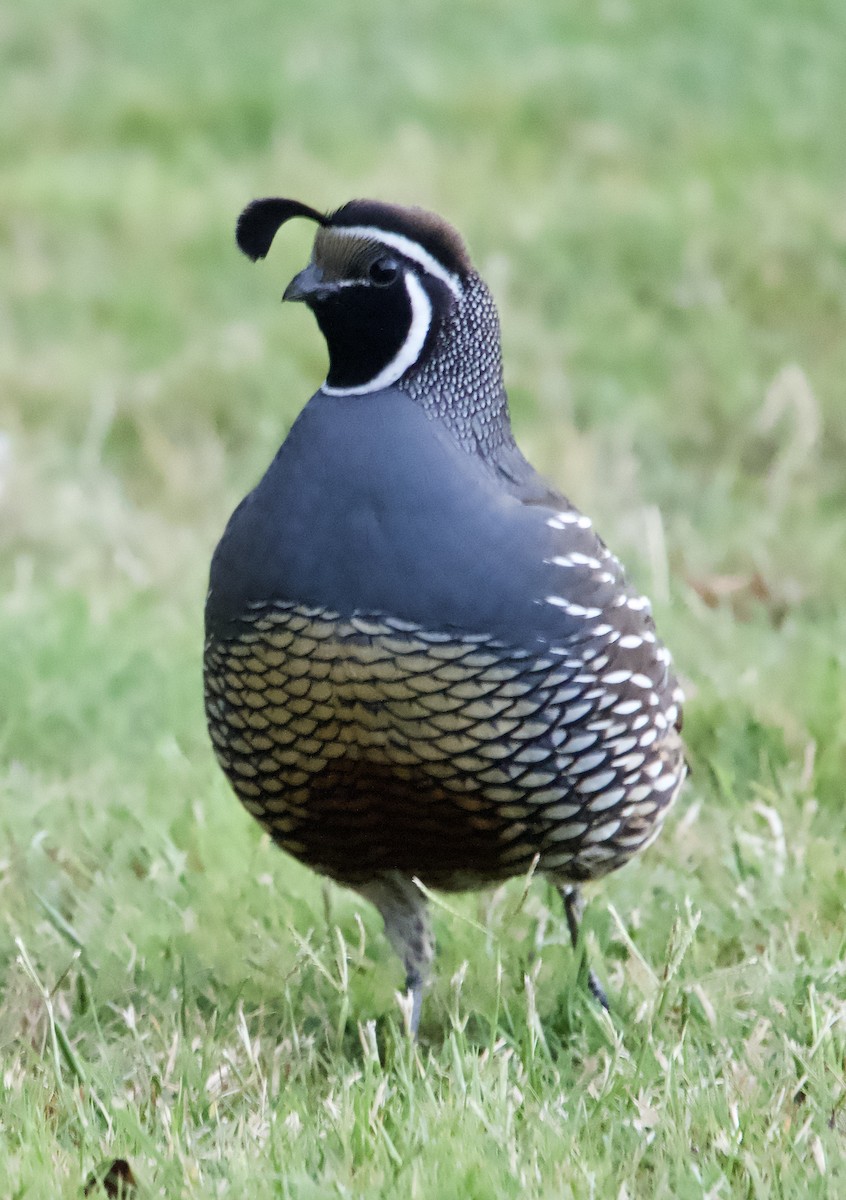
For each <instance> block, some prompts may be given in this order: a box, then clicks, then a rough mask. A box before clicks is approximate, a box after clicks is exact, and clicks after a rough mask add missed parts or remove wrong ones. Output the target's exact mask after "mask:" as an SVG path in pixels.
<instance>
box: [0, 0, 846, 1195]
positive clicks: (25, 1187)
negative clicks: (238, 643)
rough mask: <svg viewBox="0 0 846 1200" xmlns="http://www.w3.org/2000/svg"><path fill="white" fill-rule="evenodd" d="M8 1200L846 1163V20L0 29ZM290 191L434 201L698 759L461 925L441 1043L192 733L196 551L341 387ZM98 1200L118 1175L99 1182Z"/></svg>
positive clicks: (581, 16)
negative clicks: (247, 234) (576, 852)
mask: <svg viewBox="0 0 846 1200" xmlns="http://www.w3.org/2000/svg"><path fill="white" fill-rule="evenodd" d="M2 34H3V36H2V46H1V47H0V56H2V59H0V72H2V76H3V79H4V102H3V111H2V115H0V155H2V163H3V187H2V194H0V229H1V230H2V237H0V270H2V278H3V280H4V284H5V286H4V289H3V298H2V301H0V378H1V379H2V386H1V387H0V485H2V489H3V491H2V497H0V555H1V557H0V639H1V640H2V645H3V669H2V672H1V673H0V703H2V713H3V716H2V720H1V721H0V731H2V747H3V755H2V759H0V828H1V829H2V834H3V840H2V844H0V998H1V999H2V1003H0V1069H1V1070H2V1074H0V1080H1V1081H2V1083H0V1194H2V1195H3V1196H15V1197H17V1196H20V1197H23V1196H26V1197H40V1196H44V1197H51V1198H52V1197H56V1196H66V1197H78V1196H79V1195H80V1194H81V1191H82V1189H83V1187H84V1185H85V1183H86V1180H87V1179H88V1178H89V1175H90V1173H91V1172H92V1171H93V1170H95V1169H96V1168H100V1167H103V1168H105V1167H107V1166H108V1165H109V1164H110V1163H111V1162H112V1160H114V1159H116V1158H124V1159H126V1161H127V1162H128V1163H129V1165H130V1168H131V1170H132V1172H133V1175H134V1177H135V1179H136V1180H137V1185H138V1195H139V1196H166V1197H190V1198H193V1197H206V1196H221V1195H232V1196H238V1197H241V1196H250V1197H265V1196H268V1197H270V1196H274V1197H290V1198H291V1200H294V1198H296V1200H307V1198H310V1197H314V1198H318V1197H319V1198H322V1197H325V1196H330V1195H338V1196H346V1197H354V1196H355V1197H357V1196H367V1197H380V1196H381V1197H398V1196H412V1197H426V1198H427V1200H428V1198H430V1197H470V1198H474V1200H475V1198H478V1200H488V1198H490V1200H499V1198H505V1197H520V1200H532V1198H535V1197H555V1198H556V1200H560V1198H561V1197H565V1198H566V1197H577V1198H581V1197H596V1198H597V1200H605V1198H610V1200H624V1198H628V1200H634V1198H635V1197H641V1196H642V1197H650V1198H670V1197H672V1198H680V1200H686V1198H688V1197H691V1198H695V1197H709V1198H712V1200H717V1198H725V1197H732V1196H740V1197H756V1198H758V1197H760V1198H765V1197H766V1198H767V1200H770V1198H772V1197H790V1200H795V1198H797V1197H823V1196H833V1195H837V1194H841V1192H842V1191H843V1190H844V1188H846V1181H844V1175H846V1100H845V1099H844V1097H846V1061H844V1059H845V1057H846V1028H845V1027H844V1022H846V1002H844V997H846V966H844V957H845V956H846V935H845V934H844V928H846V925H845V924H844V903H846V857H845V856H844V825H846V806H844V803H843V789H844V774H846V717H844V712H846V673H844V661H846V650H844V647H845V646H846V611H844V606H843V596H844V594H846V554H844V527H845V525H844V513H846V475H844V470H843V463H844V461H846V422H844V420H843V380H844V378H846V338H844V324H845V323H846V216H844V214H846V169H844V159H843V153H842V150H843V137H842V130H843V129H844V128H846V82H844V73H843V70H842V47H843V44H844V38H846V7H845V6H843V4H842V3H840V0H808V2H807V3H805V4H803V5H801V6H799V5H796V4H793V3H790V2H788V0H684V2H683V3H679V4H677V5H673V6H669V5H666V4H664V3H659V0H644V2H642V3H633V2H630V0H604V2H602V0H591V2H590V3H575V2H573V3H570V2H569V0H568V2H566V3H562V0H534V2H533V3H532V4H531V5H518V4H514V3H506V2H505V0H475V2H471V3H468V4H464V5H459V4H449V3H445V2H443V0H428V2H424V0H411V2H410V3H408V4H405V5H388V4H385V3H377V2H376V0H359V2H358V3H356V4H355V5H343V4H341V3H340V2H339V0H328V2H327V3H326V4H324V5H316V4H314V3H313V0H309V2H308V3H306V2H305V0H294V2H292V3H288V4H285V5H281V4H279V3H274V2H272V0H245V2H244V3H242V4H241V5H238V6H231V5H223V4H220V3H218V4H213V3H209V0H203V2H202V3H201V2H200V0H186V2H185V3H183V4H179V5H173V4H170V5H168V4H166V3H164V0H148V2H147V3H146V4H144V5H140V4H134V3H132V2H131V0H113V2H112V3H109V4H108V5H107V4H104V3H99V4H98V3H97V2H96V0H67V2H66V3H65V4H64V5H62V6H60V9H59V10H58V11H57V10H56V7H55V6H54V5H52V4H50V5H48V3H47V0H32V2H31V3H29V4H27V5H17V6H11V7H9V8H8V10H7V11H5V12H4V14H3V17H2ZM268 193H270V194H273V193H279V194H282V195H290V196H294V197H297V198H299V199H302V200H304V201H306V202H307V203H310V204H313V205H316V206H318V207H321V208H323V207H325V208H329V207H333V206H337V205H339V204H341V203H343V202H344V201H345V200H347V199H349V198H351V197H352V196H355V195H370V196H378V197H380V198H383V199H389V200H395V201H400V202H414V203H419V204H423V205H424V206H427V207H431V208H434V209H436V210H437V211H439V212H441V213H443V214H444V215H446V216H447V217H448V218H449V219H451V220H452V221H453V222H454V223H455V224H456V225H457V226H458V227H459V228H460V229H461V230H462V231H463V233H464V234H465V235H466V237H467V239H468V242H469V244H470V246H471V249H472V252H473V255H474V257H475V260H476V262H477V263H478V265H479V267H480V268H481V270H482V273H483V274H484V275H485V277H486V278H487V279H488V281H489V282H490V284H491V286H492V289H493V291H494V293H495V295H496V298H497V301H498V303H499V305H500V309H501V314H502V320H503V328H504V352H505V360H506V371H507V378H508V384H509V388H510V394H511V397H512V405H513V410H514V421H515V426H516V429H517V432H518V436H519V439H520V441H521V443H522V444H523V446H524V448H525V449H526V450H527V452H528V453H529V456H530V457H531V458H532V459H533V460H534V461H535V462H536V463H537V464H538V466H540V467H541V468H542V469H543V470H544V471H545V472H546V473H547V474H548V475H549V476H551V477H552V478H553V479H554V480H555V481H556V483H557V484H558V485H559V486H560V487H562V488H563V489H564V490H565V491H566V492H567V493H568V494H569V495H570V496H571V497H572V498H573V499H574V500H575V501H576V502H577V503H578V504H579V505H580V506H581V507H582V508H584V509H585V510H586V511H588V512H589V513H591V515H592V516H593V517H594V518H595V521H596V524H597V525H598V527H599V528H600V530H601V531H602V533H603V534H604V536H605V538H606V540H607V541H608V542H609V543H610V544H611V546H612V547H613V549H614V550H615V551H616V552H617V553H618V554H619V555H620V556H621V557H622V558H623V559H624V560H625V561H626V562H627V563H628V564H629V566H630V569H631V573H632V575H633V576H634V578H635V579H636V580H637V581H638V583H639V584H640V585H641V586H642V587H643V588H644V589H645V590H646V591H648V592H649V593H651V595H652V596H653V598H654V600H655V608H656V615H657V618H658V622H659V626H660V628H661V630H662V632H663V634H664V637H665V639H666V641H667V642H668V643H669V645H670V647H671V649H672V651H673V653H674V657H675V660H676V662H677V664H678V667H679V669H680V671H681V673H682V675H683V677H684V680H685V683H686V687H687V691H688V695H689V699H688V704H687V721H686V738H687V743H688V746H689V753H690V760H691V765H692V768H693V775H692V779H691V782H690V785H689V786H688V788H687V790H686V793H685V795H684V797H683V799H682V801H681V803H680V804H679V806H678V807H677V809H676V811H675V813H674V815H673V816H672V817H671V819H670V821H669V823H668V826H667V829H666V831H665V833H664V835H663V836H662V838H661V840H660V841H659V842H658V843H657V844H656V845H655V847H654V848H653V849H651V850H650V851H649V852H648V853H647V854H646V855H644V856H643V857H642V859H641V860H640V861H638V862H636V863H633V864H631V865H630V866H629V867H627V868H626V869H625V870H624V871H622V872H621V873H619V875H617V876H615V877H613V878H611V879H609V880H608V881H607V882H606V883H605V884H603V885H602V886H600V887H597V888H596V889H594V891H593V892H592V893H591V904H590V906H589V910H588V917H587V930H588V938H587V940H588V948H589V952H590V955H591V958H592V961H593V962H594V964H595V966H596V968H597V970H598V973H599V974H600V976H601V977H602V979H603V980H604V981H605V983H606V985H607V987H608V991H609V995H610V997H611V1004H612V1011H611V1015H610V1017H606V1016H604V1015H603V1014H602V1013H601V1012H599V1011H598V1010H597V1009H596V1007H595V1006H594V1005H593V1004H592V1003H591V1002H590V1000H589V998H588V997H587V996H586V994H585V989H584V987H583V986H582V984H581V982H580V979H579V975H578V969H577V964H576V963H574V960H573V956H572V954H571V952H570V950H569V948H568V945H567V936H566V929H565V926H564V923H563V921H562V919H561V914H560V912H559V908H558V905H557V903H556V897H555V896H554V894H553V893H552V892H551V890H550V889H548V888H547V887H545V886H544V885H542V884H540V883H538V882H534V883H532V884H531V886H529V887H526V886H525V885H524V883H523V882H521V881H519V880H518V881H515V882H514V883H513V884H511V885H509V886H508V887H504V888H499V889H497V890H494V891H490V892H486V893H479V894H478V895H472V896H468V897H458V898H450V899H449V901H448V903H440V902H439V903H438V905H437V908H436V913H435V926H436V932H437V937H438V942H439V954H438V960H437V974H436V980H435V983H434V986H433V988H432V990H431V992H430V994H429V996H428V998H427V1003H426V1008H425V1012H424V1018H423V1026H422V1036H421V1041H420V1045H419V1046H418V1047H413V1046H411V1045H409V1044H408V1043H407V1042H406V1040H405V1039H404V1037H403V1036H402V1017H401V1011H400V1008H399V1006H398V1004H397V1001H396V999H395V990H396V989H397V988H398V986H399V985H400V982H401V971H400V968H399V965H398V963H397V962H396V960H395V959H394V958H393V956H392V954H391V952H390V950H389V948H388V946H387V944H386V942H385V940H384V938H383V935H382V933H381V930H380V927H379V921H378V918H377V916H376V914H375V912H373V911H372V910H370V909H369V908H367V907H365V906H364V905H363V904H362V903H360V902H359V901H357V900H356V898H355V897H353V896H352V895H350V894H349V893H345V892H343V891H340V890H337V889H334V888H324V887H323V885H321V883H320V882H319V881H318V880H317V879H315V878H314V877H313V876H312V875H310V874H309V873H308V872H307V871H305V870H303V869H302V868H300V867H298V866H297V865H296V864H294V863H292V862H291V861H289V860H287V859H286V858H284V856H283V855H281V854H280V853H279V852H277V851H276V850H275V849H274V848H273V847H271V846H270V845H269V843H268V842H267V840H266V839H265V838H264V837H263V836H262V834H261V832H260V830H259V829H258V827H257V826H256V825H255V824H254V823H253V822H251V820H250V818H249V817H248V816H247V815H246V814H245V813H244V812H243V811H242V810H241V808H240V807H239V806H238V804H237V802H236V801H235V800H234V798H233V797H232V795H231V794H230V792H229V790H228V788H227V785H226V783H225V781H224V779H223V777H222V776H221V774H220V772H219V771H218V769H217V767H216V765H215V763H214V761H213V758H212V755H211V751H210V749H209V745H208V743H207V738H206V733H205V728H204V723H203V716H202V706H201V697H200V655H201V642H202V634H201V623H202V622H201V614H202V606H203V598H204V592H205V587H206V572H207V567H208V560H209V557H210V554H211V550H212V547H213V545H214V543H215V540H216V538H217V536H218V535H219V532H220V530H221V529H222V526H223V523H224V521H225V519H226V517H227V515H228V513H229V512H230V510H231V508H232V507H233V505H234V504H235V502H236V501H237V499H238V498H239V497H240V496H241V495H243V493H244V492H245V491H246V490H247V489H248V488H249V487H250V486H251V484H252V483H253V482H254V481H255V479H256V478H257V476H258V474H259V473H260V472H261V470H262V469H263V467H264V465H265V464H266V463H267V461H268V460H269V458H270V457H271V455H272V454H273V452H274V450H275V448H276V446H277V444H278V443H279V441H280V440H281V438H282V437H283V436H284V433H285V431H286V429H287V428H288V426H289V425H290V422H291V420H292V419H293V417H294V415H295V414H296V412H297V410H298V408H299V407H300V406H301V405H302V403H303V402H304V401H305V400H306V399H307V397H308V396H309V395H310V393H311V392H312V391H313V390H314V388H315V387H316V385H317V384H318V383H319V382H320V380H321V379H322V377H323V371H324V368H325V359H324V350H323V346H322V342H321V339H320V337H319V334H318V332H317V330H316V328H315V327H314V325H313V322H312V321H311V319H310V317H309V314H308V313H307V312H305V311H300V310H299V309H294V308H290V309H288V308H286V309H284V310H283V309H282V308H281V307H280V306H279V304H278V299H279V296H280V295H281V292H282V289H283V287H284V285H285V284H286V283H287V281H288V279H289V278H290V277H291V276H292V275H293V274H294V272H295V271H296V270H298V269H299V267H300V266H302V265H303V262H304V260H305V257H306V255H307V252H308V245H309V239H310V237H311V233H312V231H311V230H310V228H309V227H308V226H306V225H304V224H303V225H301V226H300V227H295V226H294V225H292V226H291V227H290V228H286V229H285V231H284V237H280V238H279V239H277V244H275V245H274V248H273V252H272V255H271V256H270V258H269V259H268V261H267V262H266V263H264V264H262V265H261V266H260V267H257V266H253V265H251V264H249V263H248V262H247V261H246V260H245V259H243V258H242V257H241V256H239V255H238V253H237V251H236V249H235V247H234V241H233V229H234V219H235V217H236V215H237V213H238V211H239V210H240V208H241V207H242V206H243V204H244V203H246V202H247V201H248V200H250V199H252V198H253V197H255V196H259V195H264V194H268ZM101 1194H102V1193H101Z"/></svg>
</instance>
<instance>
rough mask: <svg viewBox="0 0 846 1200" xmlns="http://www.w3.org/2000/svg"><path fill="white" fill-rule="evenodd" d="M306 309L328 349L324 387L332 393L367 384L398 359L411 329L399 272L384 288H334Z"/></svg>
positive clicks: (408, 303) (312, 301)
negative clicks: (313, 318) (326, 386)
mask: <svg viewBox="0 0 846 1200" xmlns="http://www.w3.org/2000/svg"><path fill="white" fill-rule="evenodd" d="M309 306H310V307H311V309H312V311H313V312H314V315H315V317H316V318H317V324H318V325H319V326H320V331H321V333H322V334H323V336H324V337H325V339H326V345H327V346H328V348H329V374H328V376H327V379H326V382H327V384H328V385H329V386H330V387H333V388H353V387H363V386H364V385H366V384H368V383H370V381H371V380H373V379H375V378H376V377H377V376H378V375H379V373H380V372H381V371H383V370H384V369H385V367H387V366H388V364H389V363H390V362H392V361H393V360H394V359H395V358H396V356H397V354H399V352H400V350H401V349H402V346H403V344H404V343H405V340H406V338H407V337H408V332H409V329H410V327H411V320H412V310H411V301H410V300H409V297H408V292H407V290H406V286H405V281H404V278H403V275H402V274H401V273H400V274H398V275H397V278H396V279H395V280H394V282H393V283H390V284H388V285H386V286H376V285H374V284H372V283H365V282H362V283H361V284H352V285H351V286H348V287H340V288H338V290H337V291H334V292H332V293H330V294H329V295H328V296H325V297H323V298H320V299H318V298H316V297H315V298H314V299H312V300H310V301H309Z"/></svg>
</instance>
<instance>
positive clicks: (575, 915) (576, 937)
mask: <svg viewBox="0 0 846 1200" xmlns="http://www.w3.org/2000/svg"><path fill="white" fill-rule="evenodd" d="M557 887H558V894H559V895H560V897H561V899H562V900H563V901H564V915H565V916H566V918H567V928H568V929H569V930H570V941H571V942H572V943H573V950H574V951H575V952H576V954H582V955H584V956H585V960H586V959H587V951H586V950H585V946H584V941H583V938H582V913H583V912H584V908H585V902H584V899H583V898H582V893H581V889H580V888H579V887H577V886H576V885H575V884H570V883H562V884H558V885H557ZM587 983H588V988H589V990H590V994H591V995H592V996H593V998H594V1000H596V1002H597V1003H598V1004H601V1005H602V1007H603V1008H604V1009H605V1010H606V1011H608V997H607V996H606V995H605V988H604V987H603V986H602V984H601V983H600V982H599V980H598V979H597V977H596V975H595V974H594V972H593V969H592V968H591V967H590V966H588V968H587Z"/></svg>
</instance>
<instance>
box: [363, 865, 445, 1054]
mask: <svg viewBox="0 0 846 1200" xmlns="http://www.w3.org/2000/svg"><path fill="white" fill-rule="evenodd" d="M356 890H357V891H359V892H360V893H361V895H362V896H365V897H366V898H367V899H368V900H369V901H370V902H371V904H375V906H376V907H377V908H378V909H379V912H380V913H381V914H382V919H383V920H384V922H385V934H386V936H387V938H388V941H389V942H390V943H391V945H392V946H393V948H394V950H395V951H396V953H397V954H398V955H399V956H400V958H401V959H402V963H403V966H404V967H405V989H406V992H408V993H410V995H411V1016H410V1019H409V1032H410V1034H411V1036H412V1037H413V1038H415V1039H416V1037H417V1029H418V1027H419V1025H420V1010H421V1007H422V1005H423V990H424V988H425V987H426V984H427V982H428V980H429V972H430V969H431V966H432V958H433V956H434V952H435V947H434V942H433V940H432V931H431V927H430V924H429V912H428V909H427V907H426V897H425V896H424V895H423V893H422V892H421V891H420V889H419V888H418V887H417V886H416V884H414V882H413V881H412V880H411V879H409V878H408V876H407V875H403V874H401V872H399V871H386V872H385V873H384V874H382V875H379V876H377V877H376V878H375V879H372V880H370V882H368V883H366V884H364V885H362V886H360V887H358V888H357V889H356Z"/></svg>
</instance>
